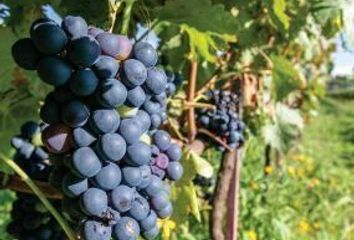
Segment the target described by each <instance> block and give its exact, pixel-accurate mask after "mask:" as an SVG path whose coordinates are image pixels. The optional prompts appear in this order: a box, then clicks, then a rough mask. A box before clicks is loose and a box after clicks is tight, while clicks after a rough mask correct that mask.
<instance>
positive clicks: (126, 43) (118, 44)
mask: <svg viewBox="0 0 354 240" xmlns="http://www.w3.org/2000/svg"><path fill="white" fill-rule="evenodd" d="M96 39H97V41H98V42H99V44H100V45H101V48H102V52H103V54H105V55H108V56H111V57H114V58H116V59H118V60H125V59H127V58H128V57H129V55H130V53H131V51H132V44H131V42H130V40H129V39H128V38H127V37H126V36H122V35H117V34H112V33H108V32H102V33H100V34H98V35H97V36H96Z"/></svg>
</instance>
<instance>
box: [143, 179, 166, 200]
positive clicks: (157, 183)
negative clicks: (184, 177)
mask: <svg viewBox="0 0 354 240" xmlns="http://www.w3.org/2000/svg"><path fill="white" fill-rule="evenodd" d="M162 189H163V185H162V181H161V179H160V178H159V177H157V176H154V175H152V176H151V181H150V184H149V185H148V186H147V187H146V188H145V189H144V191H145V193H146V194H147V195H148V196H150V197H154V196H156V195H158V194H160V193H161V191H162Z"/></svg>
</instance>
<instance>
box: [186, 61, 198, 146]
mask: <svg viewBox="0 0 354 240" xmlns="http://www.w3.org/2000/svg"><path fill="white" fill-rule="evenodd" d="M197 72H198V63H197V61H195V60H191V63H190V70H189V84H188V102H193V101H194V96H195V89H196V84H197ZM194 114H195V110H194V107H190V108H189V109H188V119H187V120H188V141H189V142H193V140H194V139H195V136H196V134H197V127H196V123H195V118H194Z"/></svg>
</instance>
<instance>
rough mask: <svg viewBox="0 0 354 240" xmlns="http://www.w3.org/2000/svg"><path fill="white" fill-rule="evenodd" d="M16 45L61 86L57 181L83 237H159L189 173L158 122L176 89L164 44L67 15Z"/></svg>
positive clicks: (54, 111)
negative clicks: (164, 61)
mask: <svg viewBox="0 0 354 240" xmlns="http://www.w3.org/2000/svg"><path fill="white" fill-rule="evenodd" d="M12 53H13V57H14V59H15V61H16V62H17V64H18V65H19V66H21V67H23V68H25V69H28V70H37V72H38V75H39V77H40V78H41V79H42V80H43V81H44V82H45V83H48V84H50V85H52V86H54V90H53V91H52V92H50V93H49V94H48V96H47V98H46V99H45V101H44V105H43V106H42V108H41V110H40V116H41V119H42V120H43V121H44V122H45V123H47V124H48V125H49V126H48V127H46V128H45V129H44V131H43V134H42V140H43V143H44V144H45V146H46V147H47V148H48V150H49V151H50V153H51V157H50V159H51V161H52V163H53V164H54V169H53V171H52V173H51V177H50V179H51V183H52V184H53V185H54V186H56V187H59V188H61V189H62V191H63V193H64V194H65V196H66V199H64V202H65V203H64V204H63V205H64V208H65V209H64V213H65V215H66V216H67V217H68V218H69V219H70V220H71V221H73V222H75V223H78V224H79V225H80V226H79V230H80V234H81V236H82V239H85V240H97V239H100V240H105V239H107V240H109V239H111V237H113V238H114V239H117V240H133V239H137V238H138V237H139V235H141V236H143V237H144V238H146V239H153V238H154V237H156V236H157V235H158V233H159V230H158V228H157V219H158V217H159V218H166V217H169V216H170V215H171V214H172V204H171V202H170V200H169V193H168V190H167V189H166V187H165V184H164V183H168V182H169V181H170V180H173V181H175V180H178V179H179V178H180V177H181V176H182V173H183V169H182V166H181V164H180V163H179V162H178V161H179V160H180V158H181V149H180V148H179V146H178V145H176V144H173V143H171V137H170V135H169V134H168V133H167V132H165V131H162V130H157V129H158V127H159V126H160V125H161V124H162V122H163V121H164V120H165V119H166V118H167V114H166V108H167V92H172V91H171V89H170V90H168V89H169V88H168V85H169V84H168V80H167V79H168V78H167V76H166V74H165V72H164V71H163V70H162V69H160V68H158V67H156V64H157V62H158V55H157V52H156V50H155V49H154V48H153V47H152V46H151V45H150V44H148V43H145V42H137V43H135V44H132V42H131V41H130V40H129V39H128V38H127V37H126V36H122V35H116V34H112V33H109V32H105V31H104V30H102V29H99V28H96V27H88V25H87V23H86V22H85V20H84V19H83V18H81V17H74V16H67V17H64V18H63V22H62V24H61V26H59V25H57V24H56V23H54V22H53V21H51V20H48V19H39V20H37V21H35V22H34V23H33V24H32V26H31V30H30V38H26V39H21V40H19V41H17V42H16V43H15V44H14V46H13V49H12ZM152 141H153V142H154V145H151V144H150V142H152ZM153 152H154V153H153ZM161 154H164V156H165V157H166V159H167V160H166V162H165V164H164V165H163V166H161V165H159V164H157V162H158V161H156V158H157V157H158V156H159V155H161ZM155 163H156V164H155ZM155 167H161V170H162V171H165V172H166V174H164V175H163V176H162V175H161V174H156V173H155V171H154V170H153V169H155Z"/></svg>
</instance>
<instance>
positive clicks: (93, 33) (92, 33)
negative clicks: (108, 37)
mask: <svg viewBox="0 0 354 240" xmlns="http://www.w3.org/2000/svg"><path fill="white" fill-rule="evenodd" d="M103 32H104V31H103V30H102V29H101V28H97V27H93V26H89V28H88V35H90V36H91V37H94V38H96V36H97V35H98V34H100V33H103Z"/></svg>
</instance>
